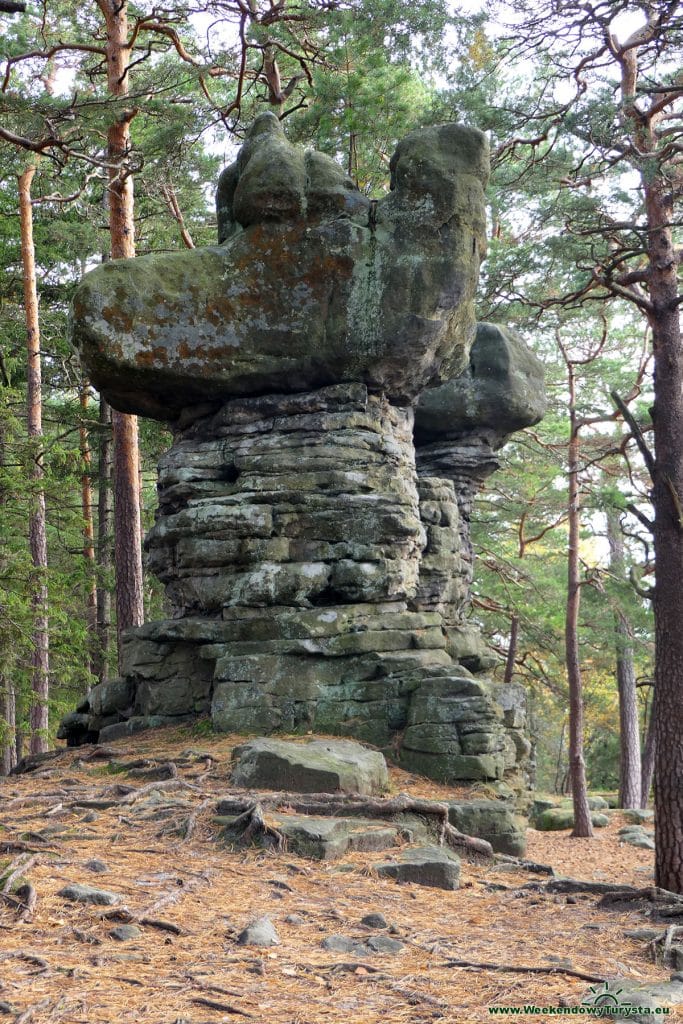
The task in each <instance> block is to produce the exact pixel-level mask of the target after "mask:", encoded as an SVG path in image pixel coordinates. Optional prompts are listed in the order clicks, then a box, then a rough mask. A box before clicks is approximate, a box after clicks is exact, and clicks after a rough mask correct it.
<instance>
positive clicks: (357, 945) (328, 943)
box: [321, 935, 366, 956]
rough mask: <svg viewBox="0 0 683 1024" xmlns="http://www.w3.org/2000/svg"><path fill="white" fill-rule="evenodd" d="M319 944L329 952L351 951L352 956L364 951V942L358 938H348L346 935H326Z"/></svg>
mask: <svg viewBox="0 0 683 1024" xmlns="http://www.w3.org/2000/svg"><path fill="white" fill-rule="evenodd" d="M321 945H322V948H323V949H326V950H328V952H330V953H352V954H353V955H354V956H362V955H363V954H364V953H365V952H366V949H365V944H364V943H362V942H359V941H358V939H350V938H348V936H346V935H328V936H327V937H326V938H324V939H323V941H322V943H321Z"/></svg>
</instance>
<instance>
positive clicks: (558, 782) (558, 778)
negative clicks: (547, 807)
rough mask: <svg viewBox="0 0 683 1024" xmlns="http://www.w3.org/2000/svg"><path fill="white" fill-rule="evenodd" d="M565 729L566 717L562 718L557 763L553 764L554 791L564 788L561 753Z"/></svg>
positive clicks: (559, 791) (557, 791)
mask: <svg viewBox="0 0 683 1024" xmlns="http://www.w3.org/2000/svg"><path fill="white" fill-rule="evenodd" d="M566 731H567V719H566V718H564V719H563V720H562V732H561V733H560V746H559V749H558V751H557V764H556V765H555V783H554V792H555V793H561V792H562V791H563V788H564V777H565V773H564V772H563V771H562V755H563V754H564V734H565V732H566Z"/></svg>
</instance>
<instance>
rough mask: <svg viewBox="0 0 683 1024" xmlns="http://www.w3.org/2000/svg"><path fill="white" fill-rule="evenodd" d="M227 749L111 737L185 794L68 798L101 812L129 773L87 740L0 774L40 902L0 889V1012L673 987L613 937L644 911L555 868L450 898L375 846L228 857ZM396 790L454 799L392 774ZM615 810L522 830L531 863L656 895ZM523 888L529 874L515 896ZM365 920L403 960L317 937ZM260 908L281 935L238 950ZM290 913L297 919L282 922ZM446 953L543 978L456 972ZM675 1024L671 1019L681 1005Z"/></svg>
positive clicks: (292, 1015) (321, 1015)
mask: <svg viewBox="0 0 683 1024" xmlns="http://www.w3.org/2000/svg"><path fill="white" fill-rule="evenodd" d="M235 742H237V738H236V737H225V736H222V737H214V736H210V737H204V736H201V737H199V736H197V735H196V734H195V735H192V733H191V732H190V731H188V730H185V731H182V730H165V731H161V732H155V733H147V734H143V735H140V736H136V737H135V738H134V739H129V740H127V741H122V742H120V743H118V744H112V745H111V749H112V752H113V755H114V756H115V758H116V759H120V760H125V759H130V758H145V757H147V758H153V759H154V760H155V761H157V762H164V761H173V762H175V763H177V764H178V765H179V769H178V779H180V780H181V783H180V788H179V787H178V786H177V785H174V784H173V783H172V784H171V785H167V786H166V787H165V786H163V785H161V786H159V787H157V788H156V793H154V792H152V791H148V792H149V798H148V799H145V800H134V801H131V802H129V803H127V804H123V805H121V804H114V805H113V806H110V807H100V808H97V809H93V808H92V807H90V808H88V807H83V806H82V805H81V806H80V807H77V806H74V804H75V803H76V802H78V801H81V803H82V801H85V800H88V799H90V800H92V799H95V800H96V801H98V802H99V803H105V804H106V803H107V802H108V801H107V799H106V795H107V794H108V793H116V792H118V791H117V789H116V787H117V784H118V783H123V782H125V783H131V781H132V780H131V779H130V777H126V776H124V775H117V774H114V772H113V771H112V766H111V765H110V764H109V762H108V761H107V760H103V759H101V758H97V757H96V758H93V759H91V760H84V758H85V757H88V755H89V754H92V751H93V748H78V749H70V750H64V751H63V752H62V753H60V755H59V756H58V757H56V758H55V759H53V760H51V761H48V762H46V763H45V764H44V766H43V767H42V769H41V770H39V771H36V772H32V773H31V774H25V775H19V776H12V777H10V778H8V779H4V780H0V843H1V844H2V845H0V869H1V870H0V874H3V873H4V874H5V875H6V873H7V864H8V863H12V864H13V865H14V866H15V867H17V868H20V869H21V870H20V871H19V874H18V876H17V880H18V881H20V882H29V883H30V884H31V886H33V888H34V890H35V895H36V897H37V902H36V905H35V909H34V910H33V913H25V914H24V918H23V920H21V919H20V917H21V913H20V911H21V906H20V905H19V903H18V900H17V899H16V898H12V897H11V896H5V897H3V898H2V899H1V900H0V1020H4V1019H6V1020H8V1022H10V1021H11V1022H13V1024H28V1022H29V1021H30V1022H32V1024H43V1022H50V1024H52V1022H60V1024H123V1022H131V1021H135V1022H138V1024H209V1022H211V1024H220V1022H224V1021H230V1022H236V1021H242V1020H243V1021H249V1020H253V1021H255V1022H258V1024H261V1022H263V1024H265V1022H268V1024H328V1022H329V1024H342V1022H343V1024H375V1022H380V1021H381V1022H387V1024H422V1022H425V1024H426V1022H430V1024H441V1022H449V1024H451V1022H466V1021H467V1022H470V1021H473V1022H479V1021H489V1020H491V1019H492V1016H493V1019H495V1015H492V1014H491V1013H490V1010H489V1007H492V1006H517V1005H524V1004H533V1005H535V1006H537V1007H556V1006H569V1005H576V1004H580V1003H581V1001H582V999H583V998H584V997H585V996H586V994H587V993H589V989H590V987H591V982H590V981H588V980H584V979H581V978H577V977H573V976H571V975H570V974H566V973H561V972H562V971H563V970H564V969H571V970H574V971H577V972H583V973H585V974H587V975H590V976H592V977H594V978H595V979H603V978H614V977H615V976H619V977H620V978H627V979H632V980H634V981H637V980H645V979H648V980H653V981H654V980H665V979H668V978H669V975H670V970H669V969H666V968H664V967H661V966H658V965H656V964H655V963H653V962H652V960H651V958H649V957H648V953H647V947H646V943H644V942H642V941H636V940H633V939H630V938H627V937H626V936H625V932H626V931H627V930H629V929H633V928H637V927H643V926H647V925H649V924H650V922H649V921H648V919H647V918H646V917H645V916H644V914H643V912H642V911H638V910H635V909H633V906H632V905H630V906H629V905H628V904H627V905H626V909H625V910H624V909H622V910H620V911H615V910H609V909H601V908H599V907H598V906H597V902H598V898H597V897H596V896H594V895H582V894H580V895H572V896H565V895H553V894H550V893H547V892H545V891H544V890H543V888H542V883H545V882H547V880H548V878H547V875H541V874H534V873H532V872H528V871H519V870H516V871H515V870H509V868H508V869H504V868H501V866H500V865H491V864H473V863H467V862H466V861H465V860H463V863H462V872H461V881H460V888H459V889H458V890H457V891H444V890H441V889H432V888H424V887H422V886H418V885H414V884H408V885H397V883H396V882H394V881H393V880H388V879H380V878H378V877H376V876H373V871H372V864H373V862H374V861H379V860H386V859H387V854H386V852H384V853H370V854H368V853H365V854H358V853H355V854H350V855H348V856H346V857H344V858H343V859H342V860H341V861H337V862H333V863H324V862H316V861H310V860H303V859H301V858H298V857H295V856H293V855H292V854H291V853H287V852H285V853H280V854H277V853H273V852H265V851H262V850H256V849H246V850H238V851H236V852H235V851H231V850H229V849H227V848H226V847H225V846H223V845H221V844H220V843H218V842H216V835H217V831H218V829H217V827H216V825H215V824H214V823H213V820H212V819H213V816H214V814H215V803H216V799H218V798H219V797H220V796H221V794H222V793H223V792H225V791H226V790H227V789H228V788H229V782H228V779H229V768H230V750H231V748H232V746H233V745H234V744H235ZM181 765H182V767H180V766H181ZM135 784H136V785H137V784H138V783H137V780H136V781H135ZM146 784H148V783H140V785H146ZM190 787H191V788H190ZM392 791H393V792H394V793H398V792H407V793H410V794H411V795H413V796H419V797H428V798H431V799H443V798H450V799H453V798H454V795H455V793H454V791H453V790H452V789H450V788H446V787H443V786H438V785H436V784H432V783H428V782H426V781H425V780H422V779H417V778H415V777H414V776H411V775H408V774H407V773H405V772H402V771H399V770H394V769H392ZM469 795H470V796H472V795H474V794H472V793H470V794H469ZM480 795H485V794H480ZM103 797H104V799H103ZM197 811H198V813H197V814H196V815H195V812H197ZM181 818H182V820H183V821H184V822H185V824H186V823H187V821H188V820H189V819H190V818H192V822H191V826H190V827H191V834H190V835H189V836H188V837H187V838H185V839H183V838H181V837H180V836H179V835H177V834H175V835H174V834H172V827H173V826H174V825H177V823H178V821H179V820H180V819H181ZM624 821H625V819H624V818H623V817H622V815H620V814H619V813H618V812H613V813H612V815H611V821H610V824H609V826H608V827H607V828H605V829H601V830H596V834H595V838H594V839H571V838H570V837H569V833H568V832H559V833H558V832H555V833H540V832H536V831H534V830H529V833H528V836H529V845H528V851H527V857H528V858H529V859H530V860H533V861H536V862H538V863H542V864H549V865H552V866H553V867H554V869H555V872H556V874H557V875H562V876H569V877H572V878H578V879H582V880H592V881H601V882H618V883H626V884H631V885H634V886H636V887H643V886H649V885H651V884H652V868H653V854H652V853H651V852H649V851H647V850H641V849H637V848H634V847H632V846H627V845H624V844H623V843H620V842H619V840H618V837H617V830H618V828H619V827H620V826H621V825H623V824H624ZM181 831H182V830H181ZM3 851H4V852H3ZM92 860H99V861H102V862H104V864H105V865H106V867H107V870H106V873H102V874H94V873H93V872H92V871H91V870H89V869H88V868H87V867H86V864H87V862H89V861H92ZM3 865H4V867H3ZM19 876H21V877H19ZM533 881H537V882H539V883H541V885H537V886H535V887H532V888H525V886H526V885H527V884H528V883H529V882H533ZM74 882H79V883H82V884H88V885H91V886H95V887H97V888H103V889H106V890H109V891H113V892H115V893H117V894H119V895H120V897H121V902H120V903H119V904H117V906H115V907H113V908H111V910H113V911H114V912H115V913H116V914H117V917H114V918H112V917H106V916H105V915H106V914H107V913H110V911H109V910H108V908H106V907H101V906H92V905H82V904H79V903H71V902H67V901H66V900H65V899H64V898H62V897H60V896H58V895H57V893H58V890H60V889H61V888H62V887H63V886H65V885H67V884H70V883H74ZM122 907H125V908H126V911H129V912H130V915H132V917H133V918H134V919H135V922H136V923H137V924H138V925H139V927H140V928H141V934H140V935H139V936H138V937H137V938H135V939H133V940H132V941H127V942H120V941H116V940H115V939H114V938H112V937H111V931H112V929H113V928H114V927H116V926H117V924H120V922H121V920H122V919H125V918H126V913H125V911H124V912H123V914H122V913H121V908H122ZM370 911H378V912H381V913H382V914H383V915H384V916H385V917H386V919H387V920H388V921H389V922H390V923H391V924H393V925H394V926H395V933H396V935H397V937H398V938H399V939H400V940H401V941H402V942H403V943H404V944H405V945H404V948H403V950H402V951H401V952H400V953H398V954H397V955H389V954H375V955H373V956H364V957H361V958H359V957H357V956H355V957H354V956H350V955H349V954H339V953H334V952H330V951H327V950H325V949H323V948H321V941H322V940H323V939H324V938H325V937H326V936H329V935H331V934H339V933H342V934H344V935H349V936H358V937H360V938H367V937H368V934H369V933H368V930H367V928H365V926H363V925H361V924H360V919H361V918H362V917H363V915H364V914H367V913H368V912H370ZM263 915H267V916H268V917H270V918H271V920H272V921H273V923H274V925H275V927H276V928H277V931H278V933H279V937H280V945H278V946H275V947H273V948H270V949H258V948H254V947H249V946H242V945H238V944H237V941H236V938H237V935H238V934H239V932H240V931H241V929H242V928H243V927H244V926H245V925H246V924H247V923H249V922H250V921H251V920H253V919H254V918H257V917H261V916H263ZM289 915H295V918H293V919H292V920H293V921H294V923H287V922H286V921H285V918H286V917H288V916H289ZM129 919H130V918H129ZM140 919H144V920H145V922H146V923H141V922H140ZM168 926H170V927H171V928H172V929H173V930H172V931H169V930H167V928H168ZM453 959H457V960H467V961H472V962H476V963H478V964H487V965H499V966H500V967H501V968H504V967H510V966H516V967H524V966H530V967H535V968H538V967H543V968H547V969H548V971H549V973H538V974H534V973H514V972H509V971H506V970H497V969H495V968H494V966H484V967H481V966H480V967H471V968H463V967H454V966H450V965H449V964H448V961H449V960H453ZM596 984H597V982H596ZM3 1014H5V1015H6V1016H3ZM516 1019H519V1020H522V1019H524V1018H523V1017H517V1018H516ZM532 1019H536V1020H553V1019H556V1017H555V1016H554V1015H553V1014H552V1013H535V1014H533V1018H532ZM668 1019H669V1020H672V1019H676V1011H675V1010H672V1012H671V1014H670V1016H669V1017H668Z"/></svg>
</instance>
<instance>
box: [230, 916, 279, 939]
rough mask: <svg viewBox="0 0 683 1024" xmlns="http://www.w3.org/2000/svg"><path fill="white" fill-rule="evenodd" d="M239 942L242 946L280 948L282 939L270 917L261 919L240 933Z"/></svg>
mask: <svg viewBox="0 0 683 1024" xmlns="http://www.w3.org/2000/svg"><path fill="white" fill-rule="evenodd" d="M237 941H238V942H239V944H240V945H241V946H279V945H280V937H279V935H278V933H277V931H276V930H275V925H274V924H273V922H272V921H271V920H270V918H269V917H259V918H257V919H256V920H255V921H252V922H251V924H249V925H247V927H246V928H245V929H244V930H243V931H241V932H240V934H239V935H238V936H237Z"/></svg>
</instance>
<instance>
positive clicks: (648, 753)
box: [640, 689, 656, 808]
mask: <svg viewBox="0 0 683 1024" xmlns="http://www.w3.org/2000/svg"><path fill="white" fill-rule="evenodd" d="M655 698H656V695H655V692H654V689H653V691H652V704H651V707H650V720H649V722H648V723H647V730H646V732H645V743H644V744H643V757H642V760H641V763H640V806H641V807H643V808H644V807H647V803H648V800H649V799H650V790H651V789H652V779H653V777H654V774H655V721H656V718H655V704H656V699H655Z"/></svg>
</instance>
